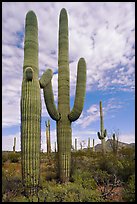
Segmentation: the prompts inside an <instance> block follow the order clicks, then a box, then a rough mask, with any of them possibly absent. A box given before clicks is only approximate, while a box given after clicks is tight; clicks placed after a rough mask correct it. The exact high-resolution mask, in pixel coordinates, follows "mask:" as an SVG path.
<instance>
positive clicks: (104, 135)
mask: <svg viewBox="0 0 137 204" xmlns="http://www.w3.org/2000/svg"><path fill="white" fill-rule="evenodd" d="M106 135H107V131H106V129H105V130H104V123H103V112H102V102H101V101H100V132H98V138H99V139H100V140H101V143H102V152H103V154H105V152H106V148H105V137H106Z"/></svg>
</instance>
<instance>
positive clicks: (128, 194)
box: [123, 174, 135, 202]
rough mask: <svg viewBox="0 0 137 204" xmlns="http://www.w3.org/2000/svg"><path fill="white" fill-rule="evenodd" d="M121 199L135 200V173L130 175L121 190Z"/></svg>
mask: <svg viewBox="0 0 137 204" xmlns="http://www.w3.org/2000/svg"><path fill="white" fill-rule="evenodd" d="M123 199H124V200H125V201H126V202H135V174H134V175H132V176H130V178H129V179H128V183H127V185H126V186H125V188H124V190H123Z"/></svg>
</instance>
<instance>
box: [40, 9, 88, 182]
mask: <svg viewBox="0 0 137 204" xmlns="http://www.w3.org/2000/svg"><path fill="white" fill-rule="evenodd" d="M58 45H59V50H58V67H59V68H58V108H56V106H55V103H54V96H53V90H52V84H51V83H49V84H48V85H47V86H44V88H43V91H44V99H45V104H46V107H47V110H48V113H49V115H50V116H51V118H52V119H54V120H56V124H57V146H58V164H59V166H58V167H59V178H60V181H61V182H67V181H69V178H70V167H71V144H72V142H71V140H72V130H71V122H73V121H75V120H77V119H78V118H79V116H80V114H81V112H82V109H83V105H84V98H85V89H86V63H85V60H84V58H81V59H80V60H79V62H78V71H77V86H76V96H75V102H74V107H73V109H72V110H71V111H70V85H69V82H70V78H69V54H68V17H67V12H66V10H65V9H64V8H63V9H62V10H61V12H60V18H59V42H58Z"/></svg>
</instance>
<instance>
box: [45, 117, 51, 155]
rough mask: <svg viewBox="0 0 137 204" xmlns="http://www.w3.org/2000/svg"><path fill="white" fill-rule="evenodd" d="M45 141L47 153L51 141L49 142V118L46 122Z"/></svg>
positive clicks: (48, 152)
mask: <svg viewBox="0 0 137 204" xmlns="http://www.w3.org/2000/svg"><path fill="white" fill-rule="evenodd" d="M46 141H47V154H48V155H50V153H51V143H50V120H48V121H47V123H46Z"/></svg>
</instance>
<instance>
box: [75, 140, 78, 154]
mask: <svg viewBox="0 0 137 204" xmlns="http://www.w3.org/2000/svg"><path fill="white" fill-rule="evenodd" d="M77 150H78V148H77V138H75V151H77Z"/></svg>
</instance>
